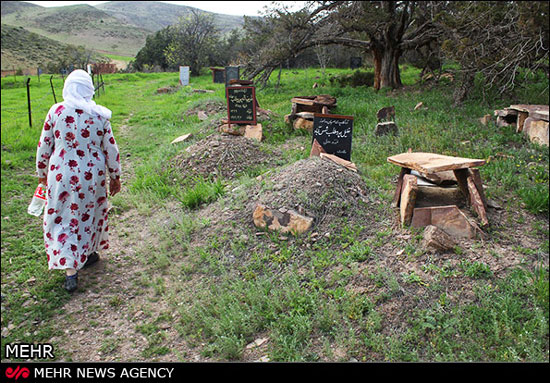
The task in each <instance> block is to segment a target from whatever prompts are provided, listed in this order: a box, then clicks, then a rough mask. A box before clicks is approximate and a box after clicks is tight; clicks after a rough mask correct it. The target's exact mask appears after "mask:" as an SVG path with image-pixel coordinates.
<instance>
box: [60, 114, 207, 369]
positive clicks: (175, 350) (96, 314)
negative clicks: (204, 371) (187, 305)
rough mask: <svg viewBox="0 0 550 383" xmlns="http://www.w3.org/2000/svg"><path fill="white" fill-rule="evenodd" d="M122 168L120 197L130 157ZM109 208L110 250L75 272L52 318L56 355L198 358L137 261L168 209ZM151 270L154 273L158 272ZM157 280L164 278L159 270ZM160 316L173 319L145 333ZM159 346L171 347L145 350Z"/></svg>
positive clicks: (125, 128) (83, 359)
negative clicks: (74, 282) (74, 283)
mask: <svg viewBox="0 0 550 383" xmlns="http://www.w3.org/2000/svg"><path fill="white" fill-rule="evenodd" d="M130 129H131V128H130V127H128V126H126V125H123V126H121V127H120V128H119V135H120V136H123V135H125V134H129V132H130ZM122 168H123V169H122V170H123V182H122V190H121V192H120V197H122V198H124V197H125V196H127V195H128V186H127V185H128V184H129V180H130V179H131V178H132V177H133V174H132V173H133V172H132V162H131V157H129V158H123V159H122ZM120 197H119V198H120ZM113 210H114V214H111V215H110V218H109V233H110V238H109V243H110V247H109V249H108V250H106V251H104V252H102V253H101V259H100V261H99V262H98V263H97V264H95V265H93V266H91V267H90V268H88V269H82V270H81V271H80V272H79V289H78V291H77V292H75V293H73V295H72V298H71V300H70V301H69V302H68V303H67V304H66V305H65V306H64V307H63V308H62V310H61V311H60V314H59V315H58V316H56V317H54V318H52V322H53V323H63V328H64V334H63V335H61V336H57V337H54V338H53V339H52V342H53V343H54V344H55V345H56V346H55V349H56V354H57V355H58V358H60V359H61V360H65V361H74V362H95V361H199V360H202V358H201V357H200V356H199V354H198V352H193V351H192V350H190V349H189V348H188V347H187V345H186V344H185V342H184V341H183V340H182V339H181V337H180V335H179V334H178V332H177V331H176V329H175V328H174V327H173V323H175V322H176V321H175V319H176V318H175V317H174V316H173V314H172V312H171V311H172V309H171V308H170V307H169V304H168V303H167V302H166V300H165V299H163V297H162V296H159V294H158V292H155V290H154V289H152V288H151V287H150V286H148V283H147V282H148V281H147V280H146V279H147V278H148V273H146V271H147V270H146V268H147V265H145V264H144V262H142V261H140V259H139V252H142V253H143V252H145V251H147V250H148V251H154V250H155V248H156V247H157V245H158V244H157V243H156V242H155V241H156V236H155V235H154V234H153V232H152V228H154V227H155V225H158V224H162V223H165V222H166V220H167V219H170V217H167V211H166V210H162V211H161V210H158V211H153V212H151V213H150V214H149V216H148V217H146V219H145V217H143V216H142V214H141V213H140V212H139V211H138V210H137V209H134V208H132V209H130V210H127V211H123V212H121V213H118V212H117V211H116V210H117V206H113ZM168 214H169V213H168ZM160 221H163V222H160ZM152 274H155V276H156V271H153V272H152ZM158 278H167V276H164V275H162V274H161V273H160V272H159V275H158ZM161 316H162V318H170V317H172V319H174V320H173V321H170V320H164V321H163V322H162V323H159V324H158V326H157V331H155V333H150V332H148V331H147V326H148V325H150V324H151V323H153V322H155V320H156V318H159V317H161ZM157 322H158V321H157ZM171 322H173V323H171ZM155 323H156V322H155ZM159 332H160V333H162V336H161V339H162V341H161V342H158V339H159V338H158V336H157V334H158V333H159ZM157 343H158V344H157ZM160 345H162V346H163V347H165V348H166V349H167V350H169V351H168V352H167V353H166V354H164V355H161V356H159V355H158V354H155V355H153V356H149V354H148V352H147V350H148V348H149V349H150V348H151V347H153V346H160Z"/></svg>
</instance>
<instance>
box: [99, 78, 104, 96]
mask: <svg viewBox="0 0 550 383" xmlns="http://www.w3.org/2000/svg"><path fill="white" fill-rule="evenodd" d="M99 76H100V78H101V88H102V89H103V94H105V82H104V81H103V75H102V74H100V75H99Z"/></svg>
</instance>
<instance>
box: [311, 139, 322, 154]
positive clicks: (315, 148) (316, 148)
mask: <svg viewBox="0 0 550 383" xmlns="http://www.w3.org/2000/svg"><path fill="white" fill-rule="evenodd" d="M321 153H326V151H325V149H323V147H322V146H321V144H320V143H319V142H318V141H317V140H316V139H314V140H313V144H311V152H310V153H309V156H310V157H313V156H317V157H319V156H320V155H321Z"/></svg>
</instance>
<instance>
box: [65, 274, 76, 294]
mask: <svg viewBox="0 0 550 383" xmlns="http://www.w3.org/2000/svg"><path fill="white" fill-rule="evenodd" d="M77 285H78V273H76V274H74V275H65V283H64V284H63V287H64V288H65V290H67V291H68V292H70V293H72V292H73V291H75V290H76V288H77Z"/></svg>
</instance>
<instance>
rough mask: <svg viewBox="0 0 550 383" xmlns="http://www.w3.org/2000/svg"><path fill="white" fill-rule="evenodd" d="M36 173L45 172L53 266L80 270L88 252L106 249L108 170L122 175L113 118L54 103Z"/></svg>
mask: <svg viewBox="0 0 550 383" xmlns="http://www.w3.org/2000/svg"><path fill="white" fill-rule="evenodd" d="M36 168H37V172H38V176H39V177H40V178H45V177H46V176H47V179H48V186H47V193H46V198H47V200H46V206H45V208H44V244H45V246H46V253H47V255H48V267H49V269H66V268H74V269H77V270H78V269H80V268H81V267H82V266H84V263H85V262H86V259H87V257H88V255H89V254H91V253H92V252H94V251H97V250H99V249H107V248H108V247H109V242H108V230H109V227H108V225H107V215H108V204H107V186H106V181H107V170H108V171H109V176H110V177H111V178H120V158H119V151H118V146H117V144H116V142H115V138H114V136H113V132H112V130H111V123H110V121H109V120H106V119H105V118H101V116H99V115H97V114H95V115H90V114H88V113H86V112H84V111H82V110H80V109H74V108H70V107H65V106H64V105H63V103H58V104H55V105H53V106H52V107H51V108H50V110H49V112H48V115H47V118H46V121H45V123H44V127H43V129H42V134H41V136H40V141H39V142H38V149H37V154H36Z"/></svg>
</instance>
